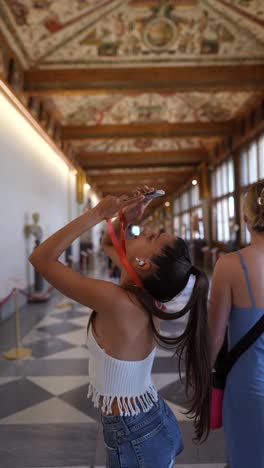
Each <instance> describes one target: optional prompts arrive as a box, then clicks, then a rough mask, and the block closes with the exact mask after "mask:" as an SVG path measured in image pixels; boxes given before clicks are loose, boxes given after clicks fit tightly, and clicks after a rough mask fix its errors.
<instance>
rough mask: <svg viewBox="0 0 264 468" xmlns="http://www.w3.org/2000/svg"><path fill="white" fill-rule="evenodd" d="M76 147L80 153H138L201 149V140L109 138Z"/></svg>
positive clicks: (78, 144) (76, 145)
mask: <svg viewBox="0 0 264 468" xmlns="http://www.w3.org/2000/svg"><path fill="white" fill-rule="evenodd" d="M75 147H76V149H77V150H78V151H79V152H80V153H96V152H98V153H101V152H103V153H125V152H135V153H136V152H144V151H146V152H147V151H170V150H182V149H193V148H199V147H200V140H199V138H155V139H151V138H148V139H144V138H137V139H133V138H127V139H126V138H120V139H110V138H109V139H104V140H100V139H96V138H93V139H92V140H90V141H89V142H88V141H87V142H83V141H79V142H75Z"/></svg>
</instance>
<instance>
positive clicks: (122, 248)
mask: <svg viewBox="0 0 264 468" xmlns="http://www.w3.org/2000/svg"><path fill="white" fill-rule="evenodd" d="M119 220H120V237H121V245H120V243H119V240H118V238H117V236H116V233H115V231H114V228H113V224H112V221H111V219H108V220H107V227H108V232H109V235H110V237H111V240H112V242H113V246H114V248H115V250H116V252H117V254H118V256H119V259H120V261H121V263H122V265H123V267H124V268H125V269H126V271H127V273H128V275H129V276H130V278H131V279H132V280H133V281H134V283H135V284H136V285H137V286H138V287H139V288H141V289H144V286H143V282H142V280H141V278H140V277H139V276H138V274H137V272H136V271H135V270H134V268H133V267H132V265H131V264H130V262H129V260H128V258H127V256H126V235H125V228H126V226H127V220H126V218H125V215H124V213H123V211H122V210H121V211H119ZM153 300H154V302H155V305H156V307H157V308H158V309H161V310H162V311H163V312H165V310H166V306H165V304H162V303H161V302H159V301H157V300H156V299H154V298H153Z"/></svg>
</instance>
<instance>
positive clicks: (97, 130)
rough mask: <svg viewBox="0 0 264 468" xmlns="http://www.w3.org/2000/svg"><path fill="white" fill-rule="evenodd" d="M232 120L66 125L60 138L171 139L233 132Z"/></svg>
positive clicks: (70, 139)
mask: <svg viewBox="0 0 264 468" xmlns="http://www.w3.org/2000/svg"><path fill="white" fill-rule="evenodd" d="M233 127H234V121H233V120H228V121H224V122H176V123H168V122H153V123H131V124H125V125H115V124H114V125H90V126H89V125H87V126H86V125H79V126H77V125H75V126H73V125H65V126H62V127H61V138H62V139H63V140H65V141H74V140H89V139H91V138H110V139H111V140H113V139H122V138H151V139H156V138H173V137H185V138H192V137H200V138H204V137H215V136H226V135H229V134H231V133H232V130H233Z"/></svg>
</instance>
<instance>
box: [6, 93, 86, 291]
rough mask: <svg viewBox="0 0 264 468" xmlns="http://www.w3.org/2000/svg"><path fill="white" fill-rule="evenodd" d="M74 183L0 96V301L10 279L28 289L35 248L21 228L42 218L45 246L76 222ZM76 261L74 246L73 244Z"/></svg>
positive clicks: (56, 157)
mask: <svg viewBox="0 0 264 468" xmlns="http://www.w3.org/2000/svg"><path fill="white" fill-rule="evenodd" d="M75 179H76V177H75V175H74V174H73V172H72V170H71V169H70V168H69V167H68V165H67V164H66V162H65V161H63V160H62V159H61V158H60V156H59V155H58V154H57V153H56V151H55V150H53V149H52V147H51V146H49V145H48V143H47V142H46V141H45V140H44V139H43V138H42V137H41V136H40V135H39V134H38V132H37V131H36V129H34V128H33V127H32V126H31V125H30V123H29V122H28V121H27V120H26V119H25V118H24V117H23V116H22V115H21V114H20V113H19V112H18V111H17V110H16V109H15V108H14V107H13V105H12V104H11V103H10V102H9V101H8V100H7V98H6V97H5V96H4V94H1V93H0V298H3V297H5V296H6V295H7V294H8V292H9V291H10V289H12V288H11V286H10V285H11V284H12V282H13V281H12V279H13V278H15V279H16V280H19V281H20V282H21V285H22V284H24V286H25V287H26V286H27V281H28V278H27V277H28V269H29V268H30V282H31V284H32V283H33V271H32V267H31V265H30V267H29V264H28V262H27V258H28V255H29V253H30V252H31V251H32V248H33V244H34V241H33V238H31V239H30V240H29V242H28V250H27V241H26V239H25V236H24V232H23V226H24V224H25V223H26V222H29V223H31V222H32V213H33V212H34V211H37V212H38V213H39V214H40V225H41V226H42V228H43V234H44V236H43V240H44V239H45V238H47V237H48V236H50V235H51V234H52V233H54V232H55V231H56V230H57V229H59V228H60V227H62V226H63V225H65V224H66V223H67V222H69V221H70V220H71V219H73V218H74V217H76V216H77V214H78V209H79V207H77V201H76V188H75V185H76V180H75ZM74 261H78V241H76V242H75V243H74Z"/></svg>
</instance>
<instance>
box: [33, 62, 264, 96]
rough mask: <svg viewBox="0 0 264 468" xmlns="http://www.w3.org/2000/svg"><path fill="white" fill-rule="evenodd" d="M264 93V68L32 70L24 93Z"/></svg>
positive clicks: (233, 66)
mask: <svg viewBox="0 0 264 468" xmlns="http://www.w3.org/2000/svg"><path fill="white" fill-rule="evenodd" d="M261 89H262V90H263V89H264V64H256V65H224V66H223V65H216V66H202V67H197V66H187V67H150V68H146V67H137V68H94V69H31V70H27V71H25V73H24V92H25V93H27V94H31V95H49V96H50V95H74V94H88V95H89V94H90V95H95V94H113V93H117V94H120V93H125V94H127V93H133V92H136V93H142V92H190V91H195V92H198V91H200V92H206V93H208V92H210V91H232V92H235V91H254V92H255V91H256V90H261Z"/></svg>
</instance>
